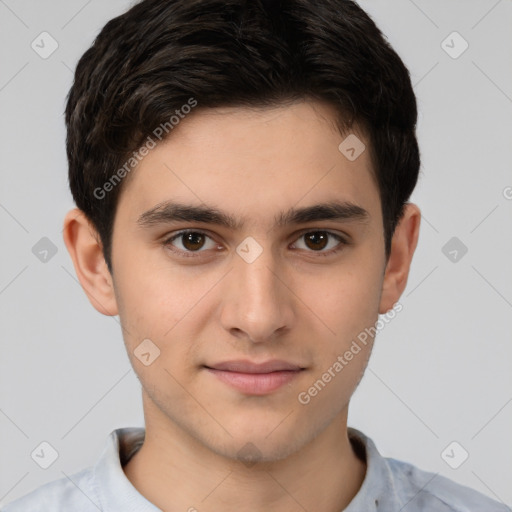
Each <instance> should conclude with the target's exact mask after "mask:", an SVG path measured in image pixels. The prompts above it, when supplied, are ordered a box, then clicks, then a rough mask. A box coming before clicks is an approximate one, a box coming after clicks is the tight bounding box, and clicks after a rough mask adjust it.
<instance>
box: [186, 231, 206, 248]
mask: <svg viewBox="0 0 512 512" xmlns="http://www.w3.org/2000/svg"><path fill="white" fill-rule="evenodd" d="M204 240H205V236H204V235H203V234H202V233H183V234H182V235H181V243H182V244H183V247H185V249H187V250H189V251H197V250H198V249H201V247H202V246H203V245H204Z"/></svg>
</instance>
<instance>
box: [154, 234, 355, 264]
mask: <svg viewBox="0 0 512 512" xmlns="http://www.w3.org/2000/svg"><path fill="white" fill-rule="evenodd" d="M188 233H195V234H199V235H204V236H206V237H208V238H210V239H212V240H213V238H212V237H211V236H210V235H208V233H206V232H205V231H201V230H198V229H183V230H181V231H178V232H177V233H175V234H173V235H172V236H171V237H168V238H166V239H165V240H164V241H163V242H162V245H163V246H164V247H168V248H169V249H170V250H171V251H172V252H174V253H177V254H179V255H180V256H183V257H185V258H197V257H201V253H202V252H205V251H182V250H181V249H176V248H174V247H173V246H172V244H171V242H174V240H176V239H177V238H179V237H180V236H182V235H186V234H188ZM309 233H326V234H327V235H329V236H331V237H333V238H335V239H336V240H338V241H339V245H337V246H336V247H335V248H334V249H330V250H329V251H313V250H310V251H306V252H311V253H316V254H317V255H318V256H324V257H327V256H331V255H333V254H337V253H338V252H340V251H341V250H342V249H343V247H344V246H349V245H350V242H349V241H348V240H346V239H345V238H344V237H342V236H341V235H338V234H337V233H333V232H332V231H327V230H325V229H308V230H306V231H303V232H301V233H300V234H299V236H298V237H297V239H296V240H298V239H299V238H301V237H303V236H304V235H307V234H309ZM340 246H341V247H340ZM301 250H302V249H301Z"/></svg>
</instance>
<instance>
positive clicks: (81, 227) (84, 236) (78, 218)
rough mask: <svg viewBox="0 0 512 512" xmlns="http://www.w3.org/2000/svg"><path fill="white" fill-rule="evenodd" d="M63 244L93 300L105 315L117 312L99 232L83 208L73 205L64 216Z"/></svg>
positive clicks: (87, 293) (112, 314)
mask: <svg viewBox="0 0 512 512" xmlns="http://www.w3.org/2000/svg"><path fill="white" fill-rule="evenodd" d="M63 238H64V243H65V244H66V247H67V249H68V252H69V254H70V256H71V259H72V260H73V265H74V267H75V272H76V275H77V277H78V280H79V281H80V284H81V285H82V288H83V289H84V291H85V293H86V295H87V297H88V298H89V301H90V303H91V304H92V305H93V307H94V308H95V309H96V310H97V311H99V312H100V313H101V314H103V315H107V316H114V315H117V314H118V308H117V302H116V298H115V293H114V286H113V281H112V276H111V275H110V272H109V270H108V267H107V264H106V262H105V258H104V257H103V251H102V246H101V241H100V238H99V235H98V233H97V232H96V230H95V229H94V227H93V226H92V224H91V223H90V222H89V220H88V219H87V218H86V216H85V214H84V213H83V211H82V210H80V209H78V208H74V209H72V210H70V211H69V212H68V213H67V214H66V217H65V218H64V229H63Z"/></svg>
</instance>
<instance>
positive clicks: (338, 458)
mask: <svg viewBox="0 0 512 512" xmlns="http://www.w3.org/2000/svg"><path fill="white" fill-rule="evenodd" d="M416 115H417V111H416V100H415V96H414V93H413V90H412V87H411V83H410V79H409V75H408V72H407V70H406V68H405V67H404V65H403V63H402V61H401V60H400V58H399V57H398V56H397V55H396V53H395V52H394V51H393V50H392V49H391V48H390V46H389V45H388V44H387V43H386V42H385V40H384V38H383V37H382V35H381V33H380V31H379V30H378V28H377V27H376V26H375V25H374V23H373V22H372V21H371V20H370V19H369V17H368V16H367V15H366V14H365V13H364V12H363V11H362V10H361V9H360V8H359V7H358V6H357V5H356V4H355V3H353V2H351V1H347V0H315V1H313V0H288V1H282V2H277V1H276V2H271V1H268V0H267V1H263V0H253V1H251V2H244V1H241V0H227V1H225V0H223V1H218V0H145V1H143V2H140V3H139V4H136V5H135V6H134V7H132V8H131V9H130V10H129V11H128V12H127V13H125V14H124V15H122V16H120V17H118V18H115V19H113V20H111V21H110V22H109V23H107V25H106V26H105V27H104V29H103V30H102V31H101V33H100V34H99V36H98V37H97V39H96V40H95V42H94V44H93V46H92V47H91V48H90V49H89V50H88V51H87V52H86V53H85V54H84V56H83V57H82V59H81V60H80V62H79V64H78V66H77V69H76V74H75V82H74V84H73V87H72V89H71V91H70V95H69V98H68V104H67V109H66V125H67V130H68V139H67V151H68V159H69V182H70V188H71V191H72V194H73V197H74V199H75V202H76V205H77V208H76V209H73V210H72V211H70V212H69V213H68V214H67V216H66V218H65V222H64V240H65V243H66V246H67V248H68V250H69V253H70V255H71V258H72V260H73V263H74V266H75V270H76V272H77V276H78V278H79V280H80V283H81V284H82V286H83V288H84V291H85V293H86V294H87V296H88V298H89V300H90V301H91V303H92V304H93V305H94V307H95V308H96V309H97V310H98V311H99V312H100V313H102V314H104V315H119V318H120V321H121V326H122V330H123V337H124V341H125V344H126V347H127V351H128V354H129V357H130V361H131V363H132V366H133V368H134V371H135V372H136V374H137V376H138V378H139V379H140V382H141V384H142V393H143V406H144V415H145V423H146V427H145V429H135V428H124V429H118V430H116V431H114V432H113V433H112V434H111V436H110V438H109V440H108V442H107V445H106V447H105V450H104V452H103V453H102V454H101V457H100V459H99V460H98V463H97V464H96V465H95V466H94V468H88V469H85V470H83V471H81V472H80V473H78V474H76V475H73V476H72V477H71V480H72V481H70V480H69V479H67V478H64V479H61V480H58V481H55V482H51V483H49V484H46V485H45V486H43V487H41V488H39V489H37V490H36V491H34V492H33V493H31V494H29V495H27V496H26V497H24V498H22V499H20V500H18V501H17V502H15V503H13V504H11V505H10V506H7V508H6V509H5V510H6V511H7V512H13V511H17V510H31V511H32V510H34V511H35V510H41V511H43V510H45V511H46V510H81V511H89V510H91V511H93V510H98V509H99V510H104V511H113V510H123V511H130V510H133V511H141V510H147V511H152V510H166V511H175V510H176V511H178V510H183V511H189V512H193V511H199V512H203V511H204V512H206V511H220V510H222V511H233V510H237V511H239V510H243V511H248V512H252V511H254V512H256V511H258V512H259V511H268V510H273V511H280V512H289V511H297V510H308V511H315V512H336V511H341V510H346V511H350V512H355V511H369V510H380V511H385V512H387V511H390V512H391V511H393V512H395V511H398V510H411V511H413V510H414V511H419V510H422V511H423V510H424V511H427V510H428V511H462V510H486V511H489V512H492V511H504V510H506V507H504V506H502V505H500V504H498V503H496V502H494V501H492V500H490V499H489V498H486V497H484V496H483V495H481V494H479V493H477V492H475V491H472V490H470V489H468V488H466V487H463V486H460V485H458V484H456V483H454V482H451V481H450V480H447V479H445V478H444V477H441V476H435V475H433V474H431V473H426V472H424V471H421V470H420V469H417V468H415V467H414V466H411V465H409V464H407V463H405V462H400V461H396V460H393V459H384V458H383V457H381V456H380V454H379V453H378V451H377V449H376V447H375V445H374V444H373V442H372V441H371V439H369V438H368V437H366V436H365V435H364V434H363V433H362V432H359V431H358V430H355V429H352V428H348V427H347V413H348V406H349V402H350V398H351V396H352V394H353V393H354V390H355V389H356V387H357V385H358V383H359V381H360V379H361V378H362V375H363V372H364V369H365V367H366V365H367V362H368V359H369V357H370V353H371V349H372V345H373V342H374V338H375V329H373V331H372V330H371V327H372V326H374V325H375V323H376V321H377V318H378V315H379V314H387V313H389V312H391V311H392V310H393V308H394V307H395V306H396V304H397V303H398V300H399V298H400V296H401V294H402V292H403V291H404V289H405V287H406V284H407V277H408V273H409V268H410V264H411V260H412V257H413V254H414V251H415V248H416V244H417V240H418V235H419V225H420V211H419V209H418V207H417V206H416V205H414V204H412V203H410V202H408V199H409V197H410V195H411V193H412V191H413V189H414V187H415V184H416V181H417V177H418V171H419V164H420V161H419V151H418V145H417V141H416V136H415V125H416ZM368 332H369V333H370V335H366V336H362V333H366V334H367V333H368Z"/></svg>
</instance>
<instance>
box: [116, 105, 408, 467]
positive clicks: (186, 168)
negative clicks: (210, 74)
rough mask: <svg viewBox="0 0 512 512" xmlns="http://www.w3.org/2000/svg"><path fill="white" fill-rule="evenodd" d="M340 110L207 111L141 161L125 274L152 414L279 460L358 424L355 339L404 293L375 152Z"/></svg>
mask: <svg viewBox="0 0 512 512" xmlns="http://www.w3.org/2000/svg"><path fill="white" fill-rule="evenodd" d="M333 123H334V118H333V114H332V112H331V110H330V109H329V107H328V106H326V105H323V104H320V103H316V102H300V103H295V104H293V105H289V106H283V107H280V108H274V109H264V110H257V111H256V110H247V109H237V108H223V109H215V110H211V111H210V110H209V111H208V112H206V111H201V110H197V111H196V112H194V113H192V114H190V115H189V116H188V117H187V118H185V119H184V120H183V121H182V122H181V124H180V125H179V126H177V127H175V129H174V130H173V132H172V136H171V137H169V138H168V140H166V141H165V142H163V143H161V144H160V145H158V146H157V147H156V148H154V149H152V150H151V151H150V152H149V154H148V155H147V156H146V157H145V158H144V159H143V160H142V161H141V163H140V164H139V166H138V167H137V168H136V169H135V170H134V171H133V173H134V174H133V175H132V176H130V181H129V182H127V183H126V188H125V189H124V190H123V192H122V194H121V196H120V201H119V204H118V209H117V212H116V218H115V224H114V234H113V242H112V263H113V275H112V278H113V289H114V291H115V304H116V309H117V311H116V312H118V313H119V317H120V320H121V323H122V326H123V335H124V339H125V343H126V346H127V350H128V354H129V357H130V359H131V362H132V365H133V367H134V370H135V372H136V373H137V375H138V377H139V379H140V382H141V384H142V387H143V394H144V406H145V414H146V422H147V423H149V422H152V424H157V423H158V426H159V428H162V429H165V428H167V427H168V428H178V429H180V430H181V431H183V432H186V433H187V434H188V435H190V436H191V437H192V438H193V439H194V440H196V441H198V442H200V443H201V444H202V445H203V446H205V447H207V448H209V449H210V450H212V451H214V452H216V453H219V454H222V455H225V456H227V457H230V458H237V457H242V455H241V453H242V452H240V450H241V449H242V448H243V447H244V446H245V445H246V444H247V443H252V444H253V445H254V446H255V447H256V450H255V451H257V454H258V455H257V457H256V458H259V459H261V460H278V459H281V458H283V457H285V456H287V455H288V454H291V453H293V452H296V451H297V450H299V449H300V448H301V447H303V446H304V445H305V444H306V443H308V442H310V441H311V440H313V439H314V438H315V437H316V436H318V435H319V434H320V433H321V432H322V431H323V430H324V429H325V428H326V426H327V425H329V424H330V423H331V422H332V421H333V420H335V419H340V420H344V421H346V415H347V407H348V403H349V399H350V397H351V395H352V393H353V392H354V390H355V388H356V386H357V384H358V382H359V380H360V378H361V376H362V374H363V371H364V368H365V366H366V364H367V361H368V357H369V355H370V351H371V345H372V339H371V338H368V339H367V340H366V342H365V343H361V342H360V341H359V342H357V346H358V349H359V350H357V349H356V348H354V340H357V339H358V335H360V333H361V332H363V331H364V330H365V328H369V327H372V326H374V324H375V322H376V321H377V319H378V313H379V312H381V313H384V312H385V311H387V309H389V308H391V306H392V305H393V302H394V301H395V300H397V299H398V295H397V296H395V297H393V296H391V295H392V294H391V295H390V296H387V301H388V303H387V305H383V299H382V291H383V279H384V271H385V268H386V261H385V255H384V236H383V222H382V216H381V210H380V198H379V193H378V189H377V186H376V184H375V182H374V180H373V178H372V174H371V162H370V155H369V151H368V150H365V151H363V152H362V154H361V155H360V156H359V157H358V158H356V159H355V160H353V161H352V160H349V159H348V158H347V157H346V156H345V154H343V153H342V152H341V151H340V150H339V149H338V146H339V145H340V143H341V142H342V141H343V140H344V139H345V137H346V136H347V135H348V134H345V135H344V136H342V135H340V133H339V132H338V131H337V130H336V129H335V128H334V126H333ZM354 133H355V134H356V135H357V137H358V138H359V139H360V140H361V141H363V142H365V138H364V136H363V135H361V134H359V133H356V132H354ZM365 143H366V142H365ZM404 286H405V284H404ZM112 314H115V312H114V313H112ZM359 339H360V338H359ZM143 340H151V341H144V343H143V344H142V345H141V343H142V342H143ZM351 347H352V348H351ZM347 351H348V352H351V353H352V357H350V358H349V356H348V355H347ZM141 354H142V356H141ZM141 360H142V361H141ZM315 383H316V384H315ZM253 450H254V448H253Z"/></svg>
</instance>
